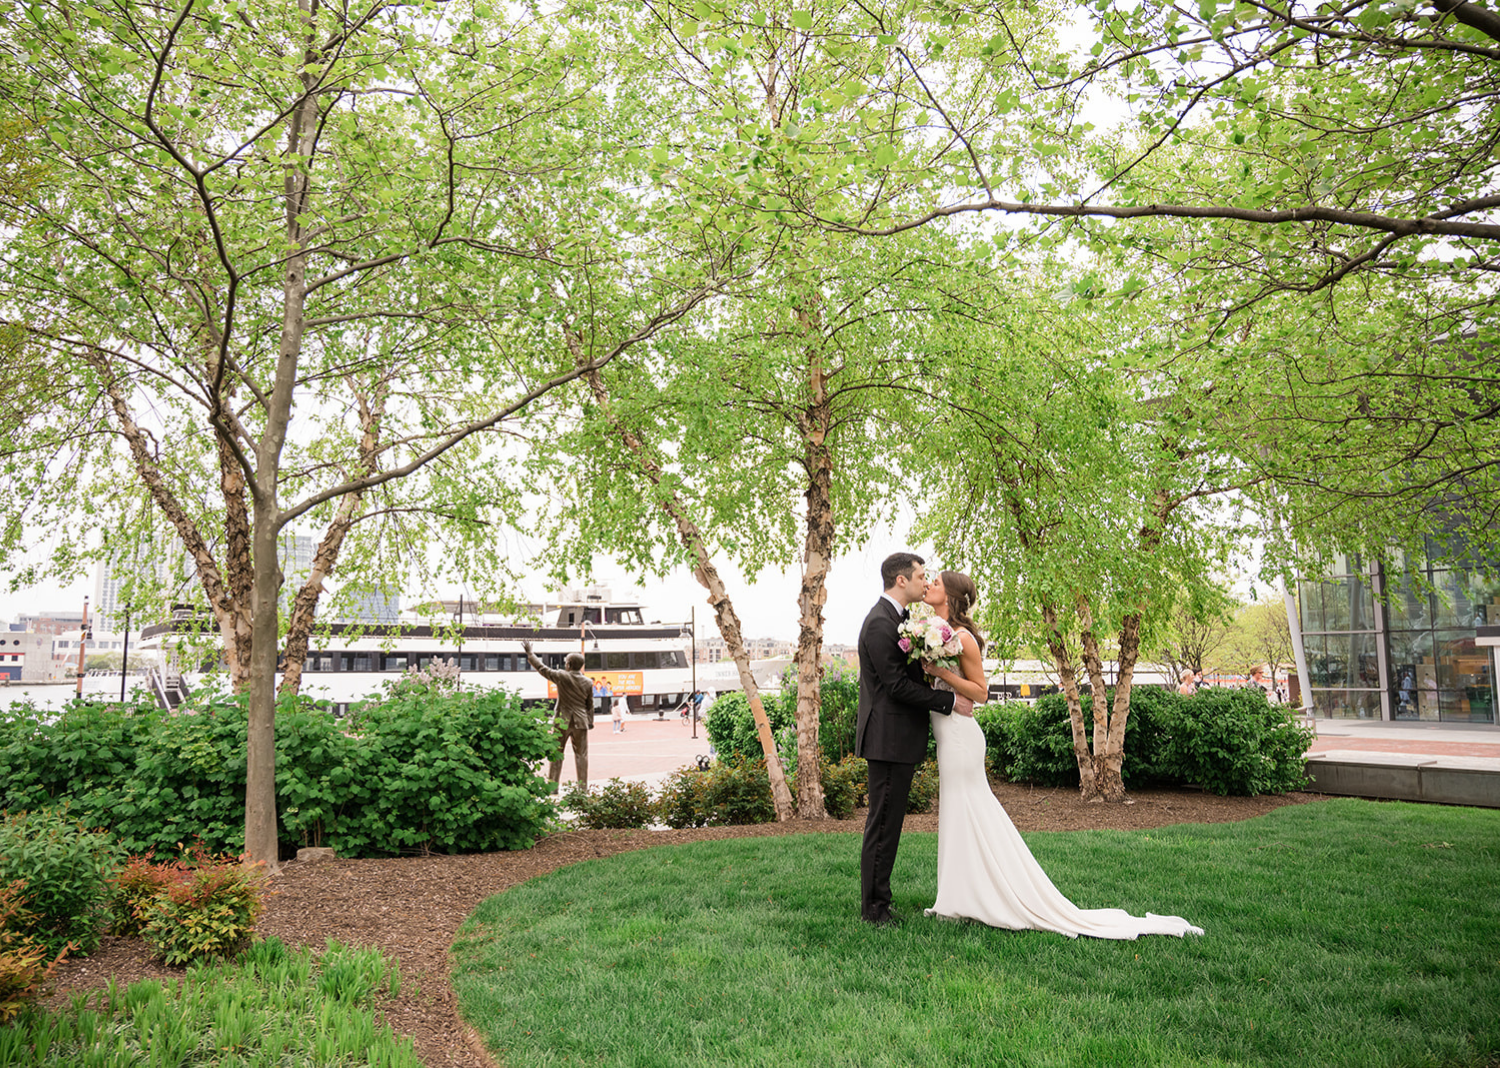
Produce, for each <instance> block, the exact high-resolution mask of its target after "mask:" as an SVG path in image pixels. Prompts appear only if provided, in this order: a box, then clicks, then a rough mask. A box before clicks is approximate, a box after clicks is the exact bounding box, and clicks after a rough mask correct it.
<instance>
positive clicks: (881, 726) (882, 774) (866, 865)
mask: <svg viewBox="0 0 1500 1068" xmlns="http://www.w3.org/2000/svg"><path fill="white" fill-rule="evenodd" d="M924 563H925V561H924V560H923V559H922V558H921V557H920V556H916V555H914V554H912V553H893V554H892V555H890V556H888V557H886V559H885V562H884V563H882V564H881V565H880V578H881V581H882V582H883V583H884V584H885V592H884V593H883V594H882V595H881V597H880V600H878V601H876V602H875V607H874V608H872V609H870V614H869V615H868V616H866V617H865V622H864V626H862V627H861V628H860V630H859V726H858V730H857V733H856V734H855V739H854V754H855V756H861V757H864V758H865V760H866V761H868V762H869V766H870V780H869V790H870V814H869V816H868V818H866V820H865V841H864V847H863V848H862V849H861V850H860V854H859V891H860V893H859V896H860V903H859V913H860V918H861V919H863V920H864V921H865V922H866V923H873V924H875V925H877V926H881V927H883V926H886V925H889V924H893V923H895V922H896V918H895V917H894V916H892V914H891V869H892V868H893V867H895V865H896V849H897V848H898V847H899V846H900V845H901V825H902V823H903V822H904V821H905V819H906V798H907V795H908V794H909V793H910V792H911V780H912V776H913V775H914V774H915V773H916V770H917V765H918V764H920V763H921V762H922V761H923V760H924V759H925V758H926V756H927V736H928V729H929V728H928V722H927V713H929V712H940V713H942V714H943V715H945V716H946V715H947V714H948V713H950V712H952V711H953V710H954V708H957V709H958V711H960V712H964V713H967V712H968V711H969V710H970V709H972V708H973V707H974V702H972V701H970V700H969V699H968V698H966V697H960V696H959V695H958V694H955V693H950V692H948V691H944V690H934V689H932V688H931V687H929V686H927V685H926V684H925V683H924V682H923V681H922V668H921V665H919V664H917V663H915V662H913V663H908V662H907V659H906V654H905V653H903V652H902V651H901V647H900V646H899V645H897V644H896V643H897V642H898V641H900V635H899V634H897V631H896V628H897V627H899V626H900V625H901V622H902V620H904V619H905V618H906V616H907V606H908V605H910V604H914V603H915V602H917V601H920V600H921V599H922V598H923V597H924V596H926V594H927V587H928V585H929V584H928V581H927V569H926V568H925V567H924V566H923V564H924Z"/></svg>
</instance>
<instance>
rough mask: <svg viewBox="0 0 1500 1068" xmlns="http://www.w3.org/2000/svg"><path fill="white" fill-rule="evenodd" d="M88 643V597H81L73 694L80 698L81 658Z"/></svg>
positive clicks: (81, 688) (86, 649) (81, 680)
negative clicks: (81, 606)
mask: <svg viewBox="0 0 1500 1068" xmlns="http://www.w3.org/2000/svg"><path fill="white" fill-rule="evenodd" d="M88 644H89V599H88V598H87V597H85V598H84V599H83V622H81V623H79V624H78V686H77V688H76V689H75V690H74V694H75V695H76V696H77V697H78V698H79V699H80V700H81V699H82V698H83V658H84V656H85V655H86V654H87V651H88Z"/></svg>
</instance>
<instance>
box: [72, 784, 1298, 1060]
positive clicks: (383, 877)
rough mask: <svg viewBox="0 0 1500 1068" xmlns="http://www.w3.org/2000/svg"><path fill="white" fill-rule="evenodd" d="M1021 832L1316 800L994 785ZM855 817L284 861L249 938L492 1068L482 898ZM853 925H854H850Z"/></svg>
mask: <svg viewBox="0 0 1500 1068" xmlns="http://www.w3.org/2000/svg"><path fill="white" fill-rule="evenodd" d="M992 785H993V787H994V790H995V794H996V796H997V797H999V798H1000V800H1001V802H1002V803H1003V804H1004V805H1005V807H1006V810H1007V811H1008V812H1009V813H1010V815H1011V818H1012V819H1013V820H1014V821H1015V824H1016V826H1017V827H1018V828H1019V829H1020V830H1022V831H1075V830H1090V829H1114V830H1147V829H1150V828H1153V827H1163V826H1167V825H1169V824H1173V823H1229V822H1233V821H1235V820H1245V819H1250V818H1252V817H1255V816H1260V815H1264V814H1265V813H1267V812H1270V811H1271V810H1272V809H1275V808H1280V807H1281V806H1283V805H1295V804H1303V803H1306V802H1309V801H1319V800H1322V799H1323V798H1322V797H1321V795H1318V794H1304V793H1294V794H1286V795H1282V796H1279V797H1215V796H1213V795H1212V794H1205V793H1201V792H1197V791H1192V790H1140V791H1133V792H1132V793H1131V794H1130V795H1129V799H1128V800H1127V801H1126V802H1125V803H1124V804H1088V803H1086V802H1084V801H1082V800H1081V799H1080V798H1079V796H1078V793H1077V791H1076V790H1068V789H1044V788H1034V787H1030V786H1022V785H1016V784H1013V783H1003V782H996V783H993V784H992ZM863 827H864V812H863V811H860V812H857V813H856V814H855V818H854V819H852V820H825V821H819V822H810V821H801V820H798V821H793V822H791V823H786V824H760V825H755V826H748V827H705V828H701V829H698V830H687V831H574V832H571V833H568V834H561V835H556V836H554V837H550V838H546V839H543V840H542V841H541V842H538V843H537V845H536V846H535V848H533V849H529V850H525V851H523V852H516V853H490V854H482V855H475V856H455V857H449V856H427V857H403V858H397V859H389V860H336V861H327V862H323V863H319V864H296V863H290V864H286V865H284V866H283V868H282V870H281V873H280V874H279V875H278V876H277V877H276V878H275V880H274V883H273V885H274V888H275V893H274V894H273V895H272V896H271V898H270V899H269V901H268V902H267V904H266V911H265V914H264V915H263V916H262V918H261V922H260V924H259V927H258V933H259V934H262V935H276V936H277V937H279V938H280V939H281V940H282V941H284V942H286V943H287V944H288V945H290V946H303V945H306V946H312V947H315V948H318V949H321V948H322V947H323V943H324V940H325V939H329V938H336V939H338V940H340V941H342V942H346V943H350V944H354V945H361V946H376V947H378V948H380V949H381V950H382V951H383V952H385V953H386V954H387V955H389V956H391V957H395V958H396V959H397V960H399V961H400V963H401V976H402V988H401V995H400V997H399V998H397V999H395V1000H394V1001H393V1002H391V1003H390V1004H388V1005H386V1006H385V1009H384V1012H385V1019H386V1020H387V1022H389V1023H390V1025H391V1026H392V1027H393V1028H394V1029H395V1030H396V1032H397V1033H398V1034H404V1035H409V1036H410V1037H411V1039H412V1040H413V1042H414V1043H415V1045H416V1050H417V1055H418V1056H419V1057H420V1058H421V1060H422V1062H423V1063H424V1064H426V1065H428V1066H429V1068H493V1065H494V1061H492V1060H491V1059H490V1058H489V1056H488V1055H487V1054H486V1053H485V1052H484V1050H483V1047H482V1045H481V1044H480V1042H479V1040H478V1038H477V1037H476V1036H475V1035H474V1034H473V1033H472V1032H471V1031H470V1030H469V1029H468V1027H467V1026H466V1025H465V1024H464V1023H463V1021H462V1020H461V1019H460V1018H459V1016H458V1010H457V1001H456V998H455V997H454V994H453V991H452V989H451V988H450V987H449V985H448V969H449V963H450V961H449V956H448V946H449V944H450V943H451V942H452V941H453V936H454V933H455V932H456V931H457V929H458V926H459V924H460V923H462V922H463V920H464V917H466V916H467V915H468V914H469V913H470V912H471V911H472V910H473V909H474V908H475V906H477V905H478V904H479V902H481V901H483V900H484V899H485V898H486V897H489V896H490V895H491V894H495V893H498V892H500V891H502V890H506V889H509V888H510V887H512V886H515V885H517V884H518V883H522V882H525V881H526V880H528V879H532V878H535V877H536V876H538V875H545V874H547V873H548V872H551V871H555V870H556V869H558V868H561V867H563V866H565V865H568V864H572V863H575V862H576V861H580V860H588V859H592V858H594V857H604V856H610V855H612V854H615V853H624V852H628V851H630V850H633V849H644V848H648V847H650V846H658V845H676V844H679V843H682V842H699V841H705V840H711V839H722V838H742V837H766V836H770V835H779V834H808V833H815V832H828V831H836V832H845V833H859V832H860V831H861V830H862V829H863ZM906 829H907V830H908V831H936V830H937V816H936V814H935V813H934V814H931V815H912V816H908V817H907V820H906ZM850 919H851V921H852V920H853V915H852V914H851V917H850ZM180 974H181V970H180V969H176V968H168V967H165V966H163V965H161V964H158V963H156V962H155V961H152V960H151V959H150V956H149V954H148V953H147V951H146V949H145V946H144V945H143V944H142V943H141V942H140V941H139V940H135V939H123V938H106V939H105V941H104V944H103V945H101V946H100V948H99V950H98V951H97V952H95V953H94V955H93V956H91V957H87V958H83V959H79V960H73V961H66V962H64V964H63V966H62V967H61V968H59V969H58V974H57V980H56V983H55V993H54V994H53V997H52V1004H54V1005H56V1004H59V1003H65V1001H66V999H67V998H68V997H69V996H70V995H71V994H75V993H80V992H87V991H91V990H98V989H101V988H103V987H104V986H105V985H106V984H107V983H108V981H109V980H110V979H114V980H115V981H116V982H117V983H119V984H121V985H124V984H126V983H130V982H133V981H135V980H137V979H143V978H151V977H154V978H171V977H174V976H177V975H180Z"/></svg>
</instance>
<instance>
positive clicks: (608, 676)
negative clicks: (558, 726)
mask: <svg viewBox="0 0 1500 1068" xmlns="http://www.w3.org/2000/svg"><path fill="white" fill-rule="evenodd" d="M584 674H585V675H587V676H588V677H589V678H591V679H593V680H594V685H595V686H597V685H599V683H601V682H607V683H609V689H610V692H611V693H626V694H630V693H644V692H645V677H644V676H643V675H642V674H641V673H640V672H639V671H585V672H584ZM547 696H548V697H551V698H553V699H556V697H557V687H556V686H554V685H553V684H552V683H550V682H549V683H547Z"/></svg>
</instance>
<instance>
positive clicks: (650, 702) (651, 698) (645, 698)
mask: <svg viewBox="0 0 1500 1068" xmlns="http://www.w3.org/2000/svg"><path fill="white" fill-rule="evenodd" d="M641 707H642V708H655V707H656V694H654V693H643V694H641Z"/></svg>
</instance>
